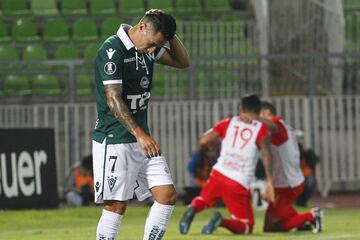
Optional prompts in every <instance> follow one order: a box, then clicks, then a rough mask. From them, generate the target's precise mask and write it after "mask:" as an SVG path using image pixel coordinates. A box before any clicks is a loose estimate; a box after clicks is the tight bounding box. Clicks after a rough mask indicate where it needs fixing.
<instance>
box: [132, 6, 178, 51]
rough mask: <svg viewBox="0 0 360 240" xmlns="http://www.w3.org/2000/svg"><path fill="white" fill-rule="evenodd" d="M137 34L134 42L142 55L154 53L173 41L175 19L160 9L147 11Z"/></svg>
mask: <svg viewBox="0 0 360 240" xmlns="http://www.w3.org/2000/svg"><path fill="white" fill-rule="evenodd" d="M135 29H136V33H135V35H134V38H132V41H133V43H134V45H135V47H136V48H137V50H138V51H139V52H141V53H153V52H154V51H155V49H156V48H159V47H162V46H163V45H164V44H165V43H166V42H167V41H169V40H170V39H172V38H173V37H174V35H175V32H176V22H175V19H174V18H173V17H172V16H171V15H169V14H167V13H165V12H163V11H162V10H159V9H151V10H149V11H147V12H146V13H145V15H144V17H143V18H142V19H141V20H140V22H139V23H138V24H137V25H136V26H135Z"/></svg>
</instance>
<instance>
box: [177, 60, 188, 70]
mask: <svg viewBox="0 0 360 240" xmlns="http://www.w3.org/2000/svg"><path fill="white" fill-rule="evenodd" d="M188 67H190V61H184V62H183V63H181V64H180V67H179V68H180V69H185V68H188Z"/></svg>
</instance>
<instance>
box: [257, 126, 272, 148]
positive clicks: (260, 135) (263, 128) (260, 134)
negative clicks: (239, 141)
mask: <svg viewBox="0 0 360 240" xmlns="http://www.w3.org/2000/svg"><path fill="white" fill-rule="evenodd" d="M268 136H269V132H268V130H267V128H266V126H265V124H262V125H261V128H260V130H259V132H258V135H257V137H256V141H255V143H256V146H257V147H258V148H260V141H261V138H263V137H268Z"/></svg>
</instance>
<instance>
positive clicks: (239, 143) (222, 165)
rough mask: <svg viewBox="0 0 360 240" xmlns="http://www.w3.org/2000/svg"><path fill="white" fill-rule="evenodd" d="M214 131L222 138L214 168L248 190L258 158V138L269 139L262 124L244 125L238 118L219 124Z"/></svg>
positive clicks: (254, 122)
mask: <svg viewBox="0 0 360 240" xmlns="http://www.w3.org/2000/svg"><path fill="white" fill-rule="evenodd" d="M213 130H214V131H215V132H216V133H218V134H219V136H220V138H221V139H222V143H221V152H220V156H219V158H218V161H217V163H216V164H215V165H214V167H213V168H214V169H215V170H217V171H219V172H220V173H222V174H223V175H225V176H226V177H228V178H230V179H232V180H234V181H236V182H238V183H240V184H241V185H242V186H244V187H245V188H247V189H249V188H250V182H251V181H252V179H253V177H254V175H255V167H256V163H257V161H258V159H259V142H260V139H261V138H262V137H267V136H268V131H267V129H266V127H265V125H264V124H262V123H261V122H259V121H253V122H252V123H251V124H247V123H245V122H242V121H241V120H240V118H239V117H238V116H237V117H233V118H228V119H225V120H223V121H220V122H219V123H217V124H216V125H215V126H214V127H213Z"/></svg>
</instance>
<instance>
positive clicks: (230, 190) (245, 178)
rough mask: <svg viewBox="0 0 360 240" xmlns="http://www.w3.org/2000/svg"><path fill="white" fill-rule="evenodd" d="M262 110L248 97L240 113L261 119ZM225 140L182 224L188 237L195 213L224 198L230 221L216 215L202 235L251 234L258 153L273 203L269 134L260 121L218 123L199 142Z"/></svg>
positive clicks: (237, 117)
mask: <svg viewBox="0 0 360 240" xmlns="http://www.w3.org/2000/svg"><path fill="white" fill-rule="evenodd" d="M260 107H261V101H260V99H259V98H258V97H257V96H255V95H251V96H247V97H244V98H243V99H242V103H241V113H242V114H248V115H252V116H255V117H256V116H258V114H259V111H260ZM219 141H222V146H221V152H220V156H219V158H218V161H217V163H216V164H215V165H214V167H213V170H212V172H211V174H210V177H209V179H208V181H207V183H206V184H205V186H204V188H203V189H202V191H201V193H200V196H198V197H196V198H194V199H193V201H192V202H191V204H190V205H189V207H188V208H187V210H186V212H185V213H184V215H183V217H182V219H181V221H180V233H181V234H186V233H187V232H188V231H189V228H190V224H191V222H192V220H193V218H194V216H195V214H196V213H199V212H201V211H203V210H204V209H205V208H207V207H213V206H214V205H215V203H216V200H217V199H222V200H223V201H224V203H225V206H226V208H227V209H228V210H229V212H230V213H231V217H230V218H223V217H222V216H221V214H220V213H219V212H215V213H214V215H213V216H212V218H211V220H210V222H209V224H208V225H206V226H204V227H203V229H202V233H203V234H211V233H213V231H214V230H215V229H216V228H217V227H219V226H220V227H224V228H227V229H228V230H230V231H231V232H233V233H236V234H241V233H251V232H252V230H253V226H254V214H253V210H252V201H251V193H250V189H249V188H250V182H251V180H252V178H253V177H254V173H255V166H256V162H257V160H258V152H259V150H261V152H262V160H263V162H264V168H265V172H266V176H267V181H268V183H267V188H266V191H265V197H266V199H268V200H269V201H273V200H274V189H273V186H272V180H271V179H272V177H271V175H270V170H269V169H270V167H269V165H270V161H271V154H270V146H269V138H268V132H267V129H266V127H265V125H264V124H262V123H261V122H259V121H256V120H254V121H252V122H251V123H245V122H243V121H241V119H240V118H239V116H235V117H233V118H228V119H225V120H223V121H221V122H219V123H217V124H216V125H215V126H214V127H213V128H212V129H211V130H209V131H208V132H207V133H206V134H205V135H204V136H202V137H201V139H200V145H201V147H205V146H208V145H213V144H214V143H217V142H219Z"/></svg>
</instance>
